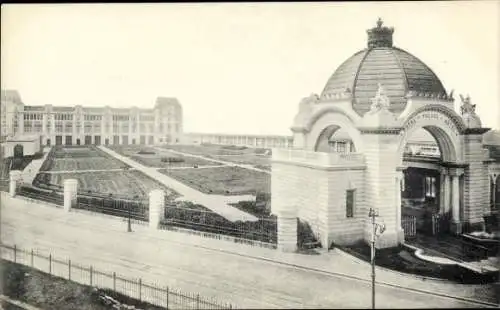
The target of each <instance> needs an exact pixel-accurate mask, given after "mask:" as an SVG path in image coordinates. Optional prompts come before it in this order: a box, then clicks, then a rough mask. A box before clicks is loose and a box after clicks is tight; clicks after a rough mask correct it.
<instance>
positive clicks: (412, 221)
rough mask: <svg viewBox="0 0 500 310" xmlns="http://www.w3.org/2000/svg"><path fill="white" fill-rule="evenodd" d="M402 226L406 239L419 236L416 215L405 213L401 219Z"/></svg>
mask: <svg viewBox="0 0 500 310" xmlns="http://www.w3.org/2000/svg"><path fill="white" fill-rule="evenodd" d="M401 226H402V227H403V231H404V233H405V239H406V238H408V239H411V238H414V237H416V236H417V217H416V216H414V215H405V216H403V218H402V219H401Z"/></svg>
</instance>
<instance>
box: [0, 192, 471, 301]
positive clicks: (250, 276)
mask: <svg viewBox="0 0 500 310" xmlns="http://www.w3.org/2000/svg"><path fill="white" fill-rule="evenodd" d="M4 197H5V196H3V197H2V198H4ZM19 201H20V200H16V203H12V202H13V200H9V199H5V198H4V199H3V200H2V218H1V224H2V226H1V235H2V242H4V243H7V244H16V245H17V246H18V247H19V248H37V249H40V250H42V251H45V252H47V251H50V252H52V253H53V255H55V256H57V257H68V258H71V259H72V261H74V262H79V263H84V264H92V265H93V266H94V267H95V268H96V269H99V270H105V271H115V272H117V273H118V274H122V275H124V276H128V277H133V278H139V277H141V278H143V281H144V282H156V283H158V284H161V285H168V286H170V287H175V288H178V289H181V290H182V291H185V292H197V293H199V294H200V295H202V296H206V297H209V298H216V299H218V300H221V301H226V302H231V303H232V304H234V305H236V306H237V307H245V308H353V307H355V308H368V307H370V292H371V289H370V285H369V283H366V282H363V281H357V280H352V279H346V278H342V277H337V276H331V275H327V274H323V273H319V272H312V271H308V270H303V269H301V268H294V267H290V266H286V265H281V264H276V263H272V262H268V261H264V260H256V259H253V258H250V257H246V256H242V255H232V254H228V253H224V252H221V251H220V250H217V249H210V248H207V247H200V246H193V244H190V242H189V240H190V238H186V237H184V236H185V235H183V234H180V233H174V232H163V231H153V230H150V229H148V228H146V227H143V226H138V225H135V226H134V227H133V229H134V232H133V233H127V232H125V231H126V225H125V224H124V223H123V222H121V221H116V220H110V219H107V218H101V217H98V216H91V215H86V214H81V213H73V212H70V213H65V212H64V211H62V210H61V209H56V208H52V207H45V206H41V205H40V206H37V205H35V204H32V203H20V202H19ZM196 240H201V241H203V240H207V239H201V238H197V239H196ZM214 241H215V240H214ZM219 242H220V244H221V248H223V247H231V246H234V248H235V249H236V248H239V247H237V245H234V244H231V243H229V242H225V243H223V242H222V241H219ZM240 247H241V248H242V247H243V246H240ZM247 248H248V247H247ZM261 250H267V249H261ZM267 251H272V250H267ZM269 253H270V252H269ZM273 253H275V255H276V256H278V255H280V254H279V252H276V251H274V252H273ZM292 255H293V256H289V257H291V258H297V260H299V258H300V257H302V259H307V258H308V256H300V255H298V254H292ZM321 256H322V255H320V257H321ZM309 257H311V260H312V261H314V256H309ZM339 263H340V264H342V262H341V261H340V262H339ZM332 267H333V269H335V268H334V266H332ZM351 267H352V265H351ZM345 271H346V272H348V270H345ZM400 280H401V281H405V278H404V277H401V278H400ZM377 306H378V307H384V308H422V307H425V308H434V307H435V308H442V307H450V308H451V307H453V308H455V307H472V306H474V305H473V304H470V303H468V302H463V301H458V300H455V299H450V298H444V297H439V296H433V295H428V294H422V293H417V292H411V291H408V290H401V289H396V288H391V287H384V286H379V287H377Z"/></svg>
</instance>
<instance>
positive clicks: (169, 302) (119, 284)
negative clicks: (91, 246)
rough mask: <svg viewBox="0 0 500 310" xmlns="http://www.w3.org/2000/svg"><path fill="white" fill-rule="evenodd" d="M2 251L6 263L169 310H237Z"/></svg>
mask: <svg viewBox="0 0 500 310" xmlns="http://www.w3.org/2000/svg"><path fill="white" fill-rule="evenodd" d="M0 250H1V253H0V254H1V258H2V259H5V260H9V261H12V262H14V263H18V264H22V265H25V266H29V267H32V268H35V269H38V270H40V271H42V272H45V273H48V274H50V275H53V276H56V277H60V278H64V279H67V280H70V281H73V282H77V283H80V284H83V285H88V286H91V287H95V288H100V289H107V290H111V291H112V292H115V293H119V294H123V295H126V296H129V297H131V298H134V299H137V300H139V301H143V302H148V303H150V304H153V305H155V306H159V307H165V308H166V309H233V306H232V305H231V304H224V303H221V302H219V301H216V300H212V299H208V298H204V297H201V296H200V295H199V294H191V293H185V292H180V291H179V290H176V289H172V288H169V287H164V286H161V285H158V284H151V283H147V282H144V281H142V279H130V278H125V277H123V276H121V275H118V274H117V273H115V272H112V273H110V272H103V271H100V270H97V269H95V268H94V267H93V266H84V265H81V264H78V263H76V262H73V261H71V259H68V260H62V259H60V258H57V257H56V256H54V255H52V254H48V255H46V254H42V253H39V252H38V251H34V250H33V249H32V250H25V249H20V248H17V247H16V246H15V245H14V246H10V245H6V244H0Z"/></svg>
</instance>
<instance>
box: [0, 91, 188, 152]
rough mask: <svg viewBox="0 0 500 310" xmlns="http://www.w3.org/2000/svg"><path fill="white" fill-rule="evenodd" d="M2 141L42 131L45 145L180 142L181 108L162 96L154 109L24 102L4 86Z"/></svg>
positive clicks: (177, 103)
mask: <svg viewBox="0 0 500 310" xmlns="http://www.w3.org/2000/svg"><path fill="white" fill-rule="evenodd" d="M1 117H2V119H1V140H2V141H5V140H7V139H8V138H9V137H10V138H13V137H16V136H24V135H33V134H36V135H40V136H41V137H42V144H44V145H54V144H55V145H88V144H97V145H99V144H124V145H127V144H163V143H167V144H170V143H180V142H181V139H182V132H183V127H182V125H183V122H182V106H181V104H180V103H179V101H178V100H177V99H176V98H165V97H158V98H157V99H156V104H155V105H154V107H153V108H152V109H144V108H137V107H131V108H111V107H109V106H105V107H83V106H80V105H77V106H64V107H63V106H52V105H45V106H32V105H25V104H24V103H23V102H22V100H21V96H20V95H19V93H18V92H17V91H15V90H2V102H1Z"/></svg>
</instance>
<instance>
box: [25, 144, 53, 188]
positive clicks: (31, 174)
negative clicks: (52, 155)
mask: <svg viewBox="0 0 500 310" xmlns="http://www.w3.org/2000/svg"><path fill="white" fill-rule="evenodd" d="M49 152H50V147H45V148H44V149H43V153H44V154H43V157H42V158H40V159H35V160H32V161H31V162H30V163H29V165H27V166H26V168H24V170H23V172H22V173H21V177H22V179H23V182H24V183H28V184H33V180H34V179H35V177H36V175H37V174H38V172H39V171H40V168H41V167H42V165H43V163H44V162H45V160H46V159H47V156H48V155H49Z"/></svg>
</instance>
